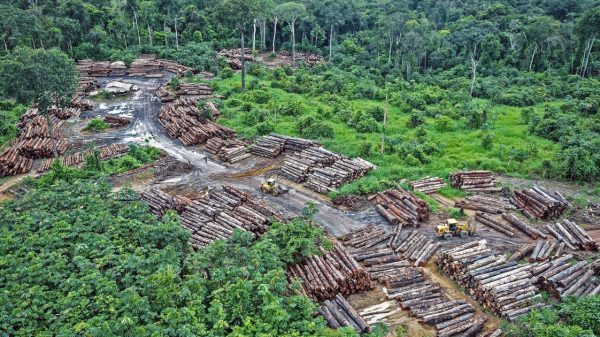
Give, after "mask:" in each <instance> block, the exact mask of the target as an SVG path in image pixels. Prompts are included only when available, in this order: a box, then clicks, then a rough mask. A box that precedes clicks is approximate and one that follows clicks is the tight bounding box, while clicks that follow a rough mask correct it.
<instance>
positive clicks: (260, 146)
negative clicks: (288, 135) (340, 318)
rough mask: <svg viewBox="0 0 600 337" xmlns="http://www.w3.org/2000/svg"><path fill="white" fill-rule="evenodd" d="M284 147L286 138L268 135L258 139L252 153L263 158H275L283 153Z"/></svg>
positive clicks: (251, 150)
mask: <svg viewBox="0 0 600 337" xmlns="http://www.w3.org/2000/svg"><path fill="white" fill-rule="evenodd" d="M284 147H285V139H284V138H281V137H276V136H273V135H268V136H263V137H260V138H258V139H257V140H256V142H255V143H254V145H252V147H251V148H250V152H251V153H252V154H254V155H257V156H261V157H267V158H275V157H277V156H279V155H280V154H281V153H283V149H284Z"/></svg>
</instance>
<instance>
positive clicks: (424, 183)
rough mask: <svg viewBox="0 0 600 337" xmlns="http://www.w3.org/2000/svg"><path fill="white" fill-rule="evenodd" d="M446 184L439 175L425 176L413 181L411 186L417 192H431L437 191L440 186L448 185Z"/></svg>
mask: <svg viewBox="0 0 600 337" xmlns="http://www.w3.org/2000/svg"><path fill="white" fill-rule="evenodd" d="M447 185H448V184H446V183H445V182H444V181H443V180H442V179H441V178H439V177H425V178H421V179H419V180H415V181H411V182H410V186H411V187H412V188H413V189H414V190H415V191H417V192H421V193H425V194H430V193H434V192H437V190H439V189H440V188H444V187H446V186H447Z"/></svg>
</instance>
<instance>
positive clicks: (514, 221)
mask: <svg viewBox="0 0 600 337" xmlns="http://www.w3.org/2000/svg"><path fill="white" fill-rule="evenodd" d="M502 218H503V219H504V220H506V221H508V222H509V223H510V224H511V225H513V227H515V228H517V229H519V230H520V231H521V232H523V233H525V234H527V235H528V236H529V237H530V238H532V239H534V240H537V239H538V238H543V239H545V238H546V234H544V233H542V232H540V230H539V229H537V228H535V227H534V226H532V225H530V224H528V223H527V222H525V221H524V220H521V219H519V218H518V217H517V216H516V215H514V214H511V213H502Z"/></svg>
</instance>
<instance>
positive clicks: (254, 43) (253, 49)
mask: <svg viewBox="0 0 600 337" xmlns="http://www.w3.org/2000/svg"><path fill="white" fill-rule="evenodd" d="M255 51H256V19H254V21H253V22H252V52H253V53H254V52H255Z"/></svg>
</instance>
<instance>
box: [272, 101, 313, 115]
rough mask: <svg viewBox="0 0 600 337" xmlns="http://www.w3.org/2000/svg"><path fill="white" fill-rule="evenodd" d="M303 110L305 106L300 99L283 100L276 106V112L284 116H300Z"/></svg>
mask: <svg viewBox="0 0 600 337" xmlns="http://www.w3.org/2000/svg"><path fill="white" fill-rule="evenodd" d="M305 111H306V108H305V107H304V104H302V103H301V102H300V101H291V102H285V103H283V104H280V105H279V106H278V107H277V112H278V113H280V114H282V115H284V116H300V115H302V114H303V113H304V112H305Z"/></svg>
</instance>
